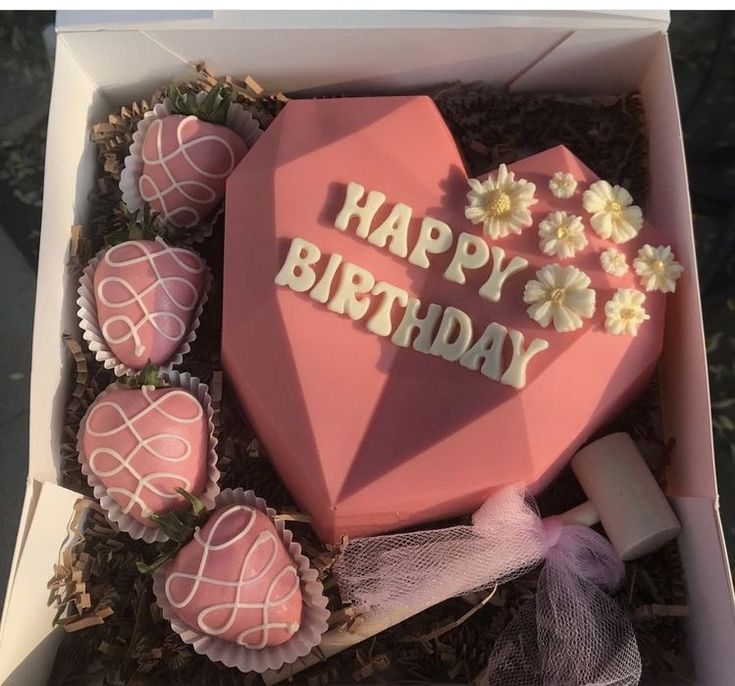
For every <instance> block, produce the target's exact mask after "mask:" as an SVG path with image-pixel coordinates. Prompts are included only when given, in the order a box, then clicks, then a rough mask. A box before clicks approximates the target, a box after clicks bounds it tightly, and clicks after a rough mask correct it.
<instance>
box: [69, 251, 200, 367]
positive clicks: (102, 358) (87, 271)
mask: <svg viewBox="0 0 735 686" xmlns="http://www.w3.org/2000/svg"><path fill="white" fill-rule="evenodd" d="M167 245H168V244H167ZM185 249H186V250H189V251H191V252H195V251H193V250H191V248H185ZM107 250H109V248H104V249H103V250H100V251H99V252H98V253H97V254H96V255H95V256H94V257H93V258H92V259H91V260H90V261H89V262H88V263H87V266H86V267H85V268H84V270H83V271H82V276H81V278H80V279H79V288H78V289H77V295H78V297H77V307H78V308H79V309H78V310H77V316H78V317H79V326H80V328H81V329H82V331H83V334H82V337H83V338H84V340H85V341H87V344H88V345H89V349H90V350H91V351H92V352H93V353H94V356H95V359H96V360H97V362H101V363H102V364H103V365H104V367H105V369H112V370H113V371H114V372H115V376H118V377H120V376H125V375H126V374H137V373H138V372H139V371H140V369H134V368H132V367H129V366H128V365H126V364H123V363H122V362H121V361H120V359H119V358H118V357H117V355H115V353H113V352H112V350H111V349H110V345H109V343H108V342H107V340H106V339H105V337H104V335H103V334H102V326H101V325H100V323H99V321H98V319H97V299H96V297H95V294H94V272H95V269H97V265H98V264H99V261H100V259H101V258H102V256H103V255H104V254H105V252H107ZM195 254H196V253H195ZM200 259H201V260H202V264H203V265H204V270H205V276H204V288H203V290H202V295H201V297H200V298H199V303H198V304H197V308H196V311H195V312H194V317H193V319H192V321H191V324H190V325H189V329H188V330H187V332H186V333H185V334H184V336H182V338H181V342H180V344H179V347H178V348H177V349H176V351H175V352H174V353H173V355H172V356H171V359H169V360H168V361H167V362H166V363H165V364H162V365H158V369H159V370H160V371H162V372H170V371H171V370H172V369H173V368H174V367H176V366H178V365H180V364H181V363H182V362H183V360H184V355H186V354H187V353H188V352H189V351H190V350H191V344H192V343H193V342H194V341H195V340H196V337H197V335H196V331H197V329H198V328H199V323H200V320H201V316H202V311H203V310H204V305H205V303H206V302H207V299H208V298H209V290H210V289H211V287H212V272H211V271H210V269H209V265H208V264H207V263H206V262H205V261H204V259H203V258H202V257H200ZM141 369H142V367H141Z"/></svg>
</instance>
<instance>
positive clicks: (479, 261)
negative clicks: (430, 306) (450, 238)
mask: <svg viewBox="0 0 735 686" xmlns="http://www.w3.org/2000/svg"><path fill="white" fill-rule="evenodd" d="M488 259H490V248H488V247H487V243H485V241H484V240H482V238H480V237H479V236H474V235H472V234H471V233H467V232H465V231H463V232H462V233H461V234H459V238H458V239H457V247H456V249H455V251H454V257H452V261H451V262H450V263H449V266H448V267H447V269H446V271H445V272H444V278H445V279H447V281H454V283H465V281H466V279H465V275H464V269H465V267H466V268H467V269H479V268H480V267H482V266H483V265H485V263H486V262H487V261H488Z"/></svg>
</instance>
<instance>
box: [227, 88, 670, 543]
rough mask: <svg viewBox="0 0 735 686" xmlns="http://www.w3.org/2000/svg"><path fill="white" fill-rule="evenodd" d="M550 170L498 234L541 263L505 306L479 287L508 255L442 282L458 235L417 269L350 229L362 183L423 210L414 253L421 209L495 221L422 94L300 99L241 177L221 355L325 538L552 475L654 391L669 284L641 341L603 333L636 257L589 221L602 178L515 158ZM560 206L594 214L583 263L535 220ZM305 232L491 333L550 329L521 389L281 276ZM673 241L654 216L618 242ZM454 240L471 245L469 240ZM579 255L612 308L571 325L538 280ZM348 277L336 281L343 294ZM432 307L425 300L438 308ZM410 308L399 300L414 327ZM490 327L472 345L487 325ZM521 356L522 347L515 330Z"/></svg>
mask: <svg viewBox="0 0 735 686" xmlns="http://www.w3.org/2000/svg"><path fill="white" fill-rule="evenodd" d="M509 168H510V169H511V170H512V171H515V172H516V177H517V178H518V177H520V178H525V179H527V180H528V181H532V182H533V183H535V184H536V198H537V199H538V201H539V202H538V203H537V204H536V205H534V206H533V207H531V211H532V214H533V222H534V223H533V226H531V227H529V228H527V229H525V230H524V231H523V233H522V234H521V235H520V236H515V235H512V236H508V237H506V238H502V239H499V240H498V241H496V242H493V241H491V240H490V239H489V238H488V237H487V236H486V237H485V240H486V241H487V242H488V243H489V244H491V245H492V244H497V245H499V246H500V247H502V248H503V249H504V250H505V251H506V256H507V259H510V258H511V257H513V256H514V255H520V256H523V257H525V258H526V259H527V260H528V261H529V267H528V268H527V269H526V270H525V271H522V272H520V273H518V274H515V275H513V276H512V277H510V279H509V280H508V281H507V282H506V284H505V287H504V289H503V297H502V299H501V300H500V302H498V303H492V302H489V301H487V300H484V299H482V298H481V297H480V296H479V295H478V289H479V287H480V286H481V285H482V284H483V282H484V281H485V280H486V279H487V277H488V276H489V273H490V267H491V264H488V265H486V266H485V267H484V268H482V269H479V270H476V271H472V270H466V274H467V283H466V284H465V285H459V284H456V283H452V282H450V281H447V280H446V279H444V278H443V276H442V274H443V272H444V269H445V268H446V267H447V265H448V263H449V261H450V260H451V257H452V255H453V252H454V249H453V248H452V249H450V250H449V251H448V252H446V253H444V254H442V255H438V256H432V262H431V266H430V267H429V269H421V268H419V267H415V266H413V265H411V264H409V263H408V262H407V261H406V260H405V259H402V258H399V257H396V256H394V255H391V254H390V253H389V252H388V250H387V249H384V248H378V247H375V246H373V245H371V244H369V243H367V242H366V241H365V240H363V239H360V238H358V237H356V235H355V228H354V227H355V222H354V220H353V222H352V223H351V225H350V227H349V228H348V230H347V231H345V232H341V231H338V230H336V229H335V228H334V220H335V217H336V216H337V214H338V212H339V210H340V208H341V207H342V204H343V202H344V197H345V188H346V185H347V184H348V183H349V182H350V181H354V182H357V183H360V184H362V185H363V186H364V187H365V189H366V191H367V190H376V191H381V192H383V193H384V194H385V195H386V196H387V201H386V206H385V207H384V208H383V209H382V210H381V212H380V213H379V214H378V216H377V218H376V220H375V222H374V223H373V226H376V225H377V224H378V223H379V222H380V221H381V220H382V218H383V217H385V216H386V215H387V212H388V210H389V208H390V206H392V205H393V204H395V203H397V202H401V203H405V204H407V205H409V206H410V207H411V208H413V218H412V220H411V227H410V232H409V251H410V250H411V247H412V246H413V244H414V242H415V240H416V236H417V235H418V229H419V226H420V223H421V218H422V217H424V216H427V215H429V216H431V217H435V218H438V219H440V220H442V221H445V222H446V223H447V224H449V226H450V227H451V228H452V230H453V233H454V236H455V239H456V236H458V235H459V234H460V233H461V232H469V233H472V234H475V235H481V227H479V226H474V225H472V224H471V223H470V222H469V221H468V220H467V219H465V217H464V207H465V205H466V197H465V196H466V193H467V191H468V190H469V188H468V186H467V180H466V179H467V177H466V172H465V169H464V165H463V162H462V159H461V156H460V154H459V152H458V150H457V147H456V145H455V142H454V140H453V139H452V137H451V135H450V132H449V131H448V129H447V127H446V125H445V123H444V122H443V120H442V118H441V116H440V114H439V112H438V111H437V110H436V108H435V106H434V104H433V103H432V102H431V100H430V99H428V98H425V97H396V98H354V99H349V98H345V99H337V100H314V101H293V102H291V103H289V104H288V105H287V107H286V108H285V110H284V112H283V113H282V114H280V115H279V116H278V118H277V119H276V121H275V122H274V123H273V124H272V125H271V127H270V128H269V129H268V130H267V131H266V132H265V134H264V135H263V137H262V138H261V139H260V140H259V142H258V143H257V145H256V146H254V147H253V149H252V150H251V151H250V153H249V154H248V155H247V157H246V158H245V159H244V160H243V161H242V162H241V163H240V165H239V166H238V168H237V169H236V170H235V172H234V173H233V174H232V176H231V177H230V179H229V181H228V193H227V203H226V205H227V210H226V212H227V213H226V237H225V241H226V246H225V277H224V278H225V280H224V306H223V341H222V355H223V361H224V364H225V367H226V370H227V373H228V378H229V380H230V382H231V383H232V384H233V387H234V389H235V390H236V392H237V395H238V397H239V399H240V401H241V403H242V405H243V408H244V410H245V411H246V412H247V414H248V416H249V417H250V418H251V419H252V421H253V423H254V424H255V426H256V428H257V430H258V431H259V433H260V435H261V437H262V438H263V440H264V442H265V444H266V445H267V447H268V449H269V452H270V454H271V455H272V458H273V461H274V463H275V466H276V468H277V469H278V471H279V473H280V474H281V476H282V478H283V479H284V481H285V483H286V485H287V486H288V488H289V489H290V491H291V492H292V493H293V495H294V496H295V498H296V499H297V501H298V502H299V504H300V506H301V507H302V508H304V509H305V510H306V511H307V512H309V514H311V516H312V517H313V520H314V525H315V527H316V529H317V531H318V533H319V534H320V535H321V536H322V537H323V538H324V539H328V540H336V539H338V538H339V536H340V535H342V534H349V535H350V536H353V537H354V536H360V535H366V534H372V533H376V532H379V531H384V530H390V529H395V528H398V527H403V526H406V525H410V524H414V523H417V522H423V521H428V520H433V519H438V518H443V517H447V516H453V515H457V514H463V513H466V512H469V511H471V510H472V509H474V508H476V507H477V506H478V505H479V504H480V503H481V502H482V501H483V500H484V499H485V498H486V497H487V496H488V495H489V494H490V493H492V492H493V491H494V490H495V489H496V488H498V487H500V486H502V485H505V484H509V483H513V482H517V481H521V482H524V483H527V484H530V485H532V486H533V487H534V488H535V489H539V488H541V487H542V486H543V485H544V484H546V483H548V481H549V479H550V478H551V477H552V476H553V475H554V474H555V473H556V472H558V470H559V469H560V468H561V467H562V466H563V465H564V464H565V463H566V462H567V460H568V459H569V458H570V457H571V455H572V454H573V453H574V452H575V451H576V449H577V448H579V447H580V446H581V445H582V444H583V443H584V442H585V441H586V440H587V439H588V438H589V437H590V436H591V435H592V434H593V433H594V432H595V431H596V430H598V429H599V428H600V427H601V426H602V425H604V424H605V423H606V422H608V421H609V420H610V419H612V418H613V417H614V416H615V415H616V414H617V413H618V412H619V411H620V410H621V409H622V408H623V407H624V406H625V405H626V404H628V403H629V402H630V401H631V400H632V398H633V397H634V396H635V395H636V394H637V393H638V392H639V391H640V390H641V389H642V388H643V386H644V384H645V383H646V381H647V379H648V378H649V377H650V376H651V374H652V372H653V370H654V368H655V364H656V360H657V358H658V356H659V353H660V351H661V345H662V333H663V325H664V310H665V297H664V296H663V295H662V294H660V293H649V294H647V298H646V309H647V311H648V312H649V314H650V315H651V320H650V321H648V322H646V323H645V324H644V325H643V326H642V327H641V329H640V332H639V334H638V336H637V337H635V338H633V337H629V336H614V335H611V334H608V333H606V331H605V328H604V320H605V315H604V304H605V303H606V302H607V301H608V300H609V299H610V298H611V296H612V295H613V294H614V292H615V290H616V289H617V288H639V289H640V288H641V286H640V284H639V283H638V280H637V277H636V276H635V274H634V272H633V270H632V267H631V269H630V270H629V272H628V273H627V274H626V275H625V276H623V277H612V276H610V275H608V274H606V273H605V272H604V271H603V270H602V268H601V265H600V261H599V254H600V252H601V251H602V250H604V249H606V248H609V247H612V246H613V244H612V243H611V242H609V241H605V240H602V239H600V238H599V237H598V236H597V235H596V234H595V233H594V231H593V230H592V229H591V227H590V226H589V215H588V214H587V213H585V212H584V211H583V209H582V199H581V196H582V192H583V191H584V190H585V189H586V188H587V187H588V186H589V184H590V183H591V182H593V181H595V180H597V178H598V177H597V176H596V175H595V174H594V173H593V172H592V171H591V170H590V169H588V168H587V167H586V166H585V165H584V164H583V163H582V162H581V161H580V160H578V159H577V158H576V157H575V156H574V155H573V154H572V153H571V152H570V151H569V150H567V149H566V148H563V147H556V148H553V149H551V150H548V151H546V152H543V153H541V154H538V155H534V156H532V157H528V158H526V159H524V160H522V161H519V162H517V163H515V164H512V165H509ZM556 171H569V172H571V173H572V174H573V175H574V177H575V178H576V179H577V181H578V182H579V185H578V187H577V190H576V193H575V195H574V196H573V197H572V198H570V199H567V200H561V199H556V198H554V197H553V196H552V194H551V192H550V190H549V187H548V181H549V178H550V177H551V175H552V174H553V173H554V172H556ZM554 209H560V210H566V211H567V212H569V213H573V214H577V215H579V216H581V217H582V218H583V220H584V223H585V226H586V231H585V233H586V237H587V239H588V240H589V244H588V245H587V246H586V248H585V249H584V250H583V251H582V252H581V253H578V254H577V255H576V256H575V258H573V259H566V260H560V259H558V258H553V257H547V256H545V255H544V254H543V253H542V252H541V251H540V249H539V247H538V242H539V237H538V223H539V222H540V221H541V220H542V219H543V218H544V217H545V216H546V215H547V214H548V213H549V212H550V211H551V210H554ZM295 236H299V237H302V238H304V239H306V240H308V241H311V242H313V243H315V244H316V245H317V246H318V247H319V248H320V249H321V252H322V259H321V261H320V263H319V266H318V267H317V273H319V274H320V273H321V271H322V270H323V269H324V264H326V261H327V259H328V256H329V255H330V254H332V253H339V254H341V255H342V256H343V257H344V259H345V261H350V262H354V263H356V264H357V265H360V266H361V267H364V268H366V269H368V270H369V271H370V272H371V273H372V274H373V275H374V276H375V279H376V281H377V280H384V281H387V282H389V283H391V284H395V285H397V286H399V287H401V288H404V289H405V290H407V291H408V293H409V294H412V295H416V296H417V297H419V298H420V299H421V301H422V302H423V303H424V308H425V307H426V304H427V303H429V302H434V303H438V304H440V305H442V306H450V305H451V306H455V307H459V308H461V309H462V310H464V311H465V312H466V313H467V314H468V315H470V317H471V318H472V321H473V324H474V330H475V337H476V336H479V334H480V333H481V332H482V331H483V330H484V329H485V327H486V326H487V325H488V324H489V323H490V322H493V321H495V322H498V323H500V324H502V325H504V326H506V327H508V328H509V329H510V328H514V329H516V330H518V331H520V332H522V333H523V334H524V336H525V339H526V343H527V344H528V343H529V342H530V341H531V340H532V339H533V338H536V337H538V338H543V339H546V340H547V341H548V342H549V349H548V350H546V351H544V352H543V353H541V354H540V355H538V356H537V357H536V358H534V359H533V360H532V361H531V363H530V365H529V367H528V384H527V385H526V387H525V388H523V389H522V390H516V389H515V388H512V387H510V386H507V385H503V384H500V383H497V382H494V381H491V380H489V379H487V378H486V377H484V376H483V375H482V374H480V373H478V372H473V371H470V370H467V369H464V368H463V367H461V366H459V365H458V364H456V363H449V362H447V361H445V360H442V359H440V358H438V357H434V356H431V355H424V354H421V353H419V352H417V351H415V350H413V349H410V348H400V347H398V346H396V345H394V344H393V343H392V342H391V341H390V340H389V339H388V338H384V337H380V336H376V335H374V334H372V333H370V332H369V331H368V330H367V329H366V328H365V321H366V320H367V318H368V317H369V316H370V314H371V313H372V312H373V311H374V309H375V307H376V304H377V302H376V301H377V299H375V298H374V299H373V302H372V304H371V307H370V310H369V311H368V314H367V315H366V316H365V317H364V318H363V319H362V320H361V321H357V322H352V321H350V320H349V319H348V318H347V317H344V316H339V315H336V314H334V313H333V312H330V311H328V310H327V309H326V307H324V306H323V305H321V304H318V303H316V302H314V301H313V300H311V299H310V298H309V297H308V294H307V293H295V292H293V291H292V290H290V289H289V288H285V287H281V286H277V285H276V284H275V283H274V277H275V275H276V274H277V272H278V271H279V269H280V267H281V265H282V264H283V261H284V259H285V256H286V254H287V252H288V248H289V244H290V241H291V239H292V238H293V237H295ZM663 242H667V241H666V239H665V237H663V236H661V235H660V234H658V233H657V232H656V231H655V230H654V228H653V227H651V226H650V225H647V224H646V225H644V228H643V230H642V231H641V233H640V234H639V236H638V237H637V238H635V239H633V240H632V241H630V242H628V243H626V244H623V245H619V246H615V247H618V248H619V249H620V250H622V251H623V252H624V253H625V255H626V257H627V260H628V263H629V264H632V259H633V258H634V256H635V254H636V252H637V250H638V249H639V247H640V246H641V245H642V244H644V243H651V244H653V245H658V244H660V243H663ZM455 243H456V240H455ZM554 262H556V263H559V264H561V265H563V266H565V265H570V264H573V265H575V266H577V267H578V268H580V269H582V270H583V271H584V272H586V273H587V274H588V275H589V276H590V278H591V279H592V284H591V287H592V288H594V289H595V290H596V294H597V309H596V312H595V314H594V316H593V317H592V318H591V319H589V320H585V325H584V327H583V328H581V329H580V330H578V331H575V332H572V333H557V332H556V331H554V329H553V327H550V328H546V329H543V328H541V326H539V325H538V324H537V323H536V322H534V321H533V320H531V319H530V318H529V317H528V315H527V313H526V308H527V305H526V304H524V303H523V287H524V285H525V283H526V282H527V281H528V280H529V279H532V278H535V272H536V271H537V269H539V268H540V267H542V266H543V265H546V264H551V263H554ZM334 288H335V285H334V284H333V286H332V293H333V292H334ZM423 312H425V310H424V311H423ZM402 314H403V308H399V307H397V306H395V307H394V309H393V327H394V330H395V327H397V325H398V323H399V321H400V318H401V316H402ZM473 340H474V339H473ZM505 346H506V348H505V357H506V360H507V359H508V358H509V357H510V342H509V341H508V340H506V343H505Z"/></svg>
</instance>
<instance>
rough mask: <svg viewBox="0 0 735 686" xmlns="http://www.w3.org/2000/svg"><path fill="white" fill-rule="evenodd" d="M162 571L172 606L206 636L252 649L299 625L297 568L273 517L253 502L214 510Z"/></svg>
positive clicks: (286, 635)
mask: <svg viewBox="0 0 735 686" xmlns="http://www.w3.org/2000/svg"><path fill="white" fill-rule="evenodd" d="M164 574H165V586H164V592H165V594H166V601H167V602H168V604H169V605H170V606H171V608H172V610H173V612H174V613H175V614H176V616H177V617H178V618H179V619H180V620H181V621H182V622H183V623H184V624H186V625H187V626H189V627H191V628H193V629H196V630H197V631H200V632H202V633H204V634H207V635H208V636H216V637H218V638H220V639H222V640H225V641H231V642H233V643H237V644H238V645H242V646H246V647H248V648H254V649H259V648H265V647H267V646H277V645H280V644H282V643H285V642H286V641H288V640H289V639H290V638H291V637H292V636H293V635H294V634H295V633H296V632H297V631H298V629H299V626H300V622H301V609H302V596H301V588H300V581H299V576H298V571H297V570H296V567H295V565H294V563H293V560H292V559H291V557H290V556H289V554H288V551H287V550H286V548H285V546H284V545H283V542H282V541H281V539H280V538H279V536H278V533H277V532H276V530H275V527H274V526H273V523H272V522H271V521H270V519H268V517H267V516H266V515H265V514H263V513H262V512H260V511H259V510H257V509H255V508H254V507H249V506H247V505H230V506H229V507H226V508H222V509H219V510H217V511H215V512H214V513H213V514H212V516H211V517H210V518H209V519H208V520H207V523H206V524H205V525H204V526H203V527H202V528H201V530H197V531H196V532H195V534H194V538H193V540H191V541H190V542H189V543H187V544H186V545H185V546H184V547H183V548H182V549H181V550H180V551H179V552H178V553H177V554H176V557H175V558H174V560H173V561H172V562H170V563H169V564H168V565H167V566H166V567H165V568H164Z"/></svg>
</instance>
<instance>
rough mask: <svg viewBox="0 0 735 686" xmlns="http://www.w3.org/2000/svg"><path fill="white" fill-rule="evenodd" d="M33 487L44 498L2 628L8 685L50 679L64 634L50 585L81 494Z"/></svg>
mask: <svg viewBox="0 0 735 686" xmlns="http://www.w3.org/2000/svg"><path fill="white" fill-rule="evenodd" d="M29 488H33V489H35V490H38V500H37V503H36V506H35V508H34V509H32V510H31V511H30V512H29V513H28V517H29V522H30V523H29V525H28V528H27V534H26V535H25V541H24V542H23V545H22V549H21V554H20V555H19V557H18V560H17V566H16V567H15V570H14V572H12V573H11V577H10V583H9V585H8V590H7V599H6V602H5V610H4V613H3V622H2V625H1V626H0V645H2V650H1V651H0V683H2V684H4V685H5V686H12V685H15V684H17V685H18V686H25V685H27V684H43V683H46V679H47V676H48V672H49V671H50V669H51V665H52V664H53V661H54V654H55V653H56V647H57V644H58V640H59V638H60V632H59V631H57V630H54V629H53V628H52V626H51V622H52V621H53V618H54V615H55V614H56V610H55V608H53V607H49V606H48V605H47V599H48V593H47V591H46V584H47V582H48V580H49V579H50V578H51V575H52V574H53V573H54V564H55V563H56V562H57V560H58V556H59V551H60V550H61V548H62V546H63V544H64V542H65V540H66V538H67V534H68V530H67V527H68V524H69V521H70V518H71V516H72V514H73V508H74V503H75V502H76V501H77V500H79V498H80V497H81V496H80V495H79V494H78V493H74V492H73V491H69V490H67V489H66V488H62V487H61V486H57V485H56V484H52V483H48V482H46V483H40V482H34V483H32V484H29ZM20 540H21V539H20V536H19V541H20Z"/></svg>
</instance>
